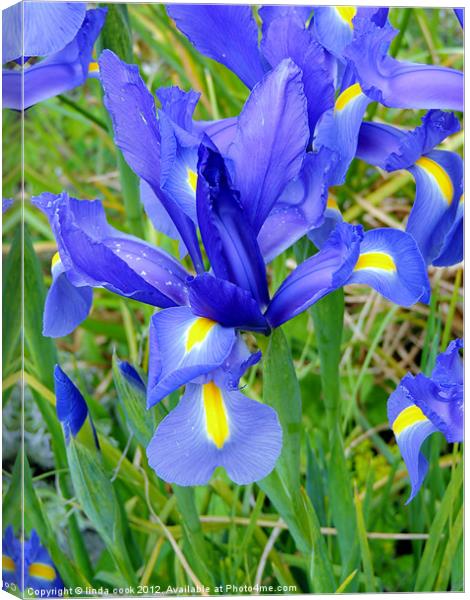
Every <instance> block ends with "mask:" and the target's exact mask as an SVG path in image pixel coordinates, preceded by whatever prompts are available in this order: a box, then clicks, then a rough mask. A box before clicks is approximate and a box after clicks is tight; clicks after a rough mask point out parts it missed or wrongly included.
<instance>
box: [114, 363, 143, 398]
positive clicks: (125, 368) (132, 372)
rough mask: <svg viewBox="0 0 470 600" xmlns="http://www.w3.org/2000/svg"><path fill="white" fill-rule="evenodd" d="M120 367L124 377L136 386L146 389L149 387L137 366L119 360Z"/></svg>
mask: <svg viewBox="0 0 470 600" xmlns="http://www.w3.org/2000/svg"><path fill="white" fill-rule="evenodd" d="M117 365H118V369H119V370H120V371H121V374H122V375H123V377H124V378H125V379H126V380H127V381H128V382H129V383H130V384H131V385H133V386H134V387H138V388H139V389H141V390H144V391H146V389H147V387H146V385H145V383H144V382H143V380H142V377H141V376H140V375H139V373H138V372H137V370H136V369H135V367H133V366H132V365H131V364H130V363H129V362H127V361H125V360H119V359H118V360H117Z"/></svg>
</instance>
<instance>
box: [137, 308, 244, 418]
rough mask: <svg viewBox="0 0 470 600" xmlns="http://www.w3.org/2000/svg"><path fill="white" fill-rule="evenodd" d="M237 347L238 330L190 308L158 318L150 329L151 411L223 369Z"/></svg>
mask: <svg viewBox="0 0 470 600" xmlns="http://www.w3.org/2000/svg"><path fill="white" fill-rule="evenodd" d="M234 343H235V330H234V329H231V328H227V327H222V326H221V325H219V324H218V323H216V322H215V321H212V320H210V319H207V318H205V317H198V316H197V315H195V314H194V313H193V312H192V310H191V309H190V308H187V307H178V308H168V309H166V310H163V311H161V312H159V313H157V314H156V315H154V316H153V317H152V321H151V325H150V359H149V381H148V389H147V407H148V408H150V407H151V406H153V405H154V404H156V403H157V402H160V401H161V400H163V398H165V396H168V394H171V392H173V391H174V390H177V389H178V388H179V387H181V386H182V385H185V384H186V383H188V382H189V381H193V380H195V379H197V378H199V377H200V376H201V375H206V374H207V373H210V372H211V371H214V370H216V369H218V368H219V367H221V366H222V365H223V364H224V362H225V360H226V359H227V358H228V356H229V355H230V352H231V351H232V348H233V345H234Z"/></svg>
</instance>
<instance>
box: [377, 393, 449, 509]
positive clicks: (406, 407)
mask: <svg viewBox="0 0 470 600" xmlns="http://www.w3.org/2000/svg"><path fill="white" fill-rule="evenodd" d="M387 412H388V420H389V423H390V427H391V429H392V430H393V433H394V434H395V437H396V440H397V444H398V447H399V448H400V452H401V455H402V456H403V460H404V461H405V464H406V468H407V469H408V473H409V475H410V482H411V493H410V496H409V498H408V500H407V502H406V503H407V504H408V503H409V502H411V500H413V498H414V497H415V496H416V494H417V493H418V491H419V489H420V487H421V486H422V484H423V481H424V478H425V477H426V474H427V472H428V468H429V465H428V461H427V460H426V458H425V456H424V454H423V453H422V452H420V448H421V446H422V444H423V442H424V440H425V439H426V438H427V437H429V436H430V435H431V433H435V432H436V431H438V429H437V428H436V427H435V426H434V425H433V424H432V423H431V421H430V420H429V419H428V418H427V417H426V416H425V415H424V414H423V412H422V410H421V409H420V408H419V407H418V406H416V405H415V404H414V402H413V400H412V398H411V397H410V393H409V392H408V390H407V388H406V387H405V386H403V385H402V384H400V385H399V386H398V388H397V389H396V390H395V391H394V392H393V393H392V395H391V396H390V398H389V399H388V402H387Z"/></svg>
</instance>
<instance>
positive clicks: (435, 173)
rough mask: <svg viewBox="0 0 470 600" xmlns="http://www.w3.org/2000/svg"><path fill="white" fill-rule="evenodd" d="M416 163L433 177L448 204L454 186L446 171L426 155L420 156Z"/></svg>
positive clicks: (452, 194) (451, 197)
mask: <svg viewBox="0 0 470 600" xmlns="http://www.w3.org/2000/svg"><path fill="white" fill-rule="evenodd" d="M416 164H417V165H418V167H421V168H422V169H424V170H425V171H426V173H428V175H431V176H432V177H433V178H434V180H435V181H436V183H437V185H438V186H439V189H440V190H441V194H442V195H443V196H444V198H445V199H446V200H447V202H448V204H450V203H451V202H452V199H453V197H454V186H453V184H452V180H451V178H450V177H449V175H448V174H447V171H446V170H445V169H443V168H442V167H441V165H440V164H439V163H437V162H436V161H435V160H432V159H430V158H428V157H427V156H422V157H421V158H420V159H418V160H417V161H416Z"/></svg>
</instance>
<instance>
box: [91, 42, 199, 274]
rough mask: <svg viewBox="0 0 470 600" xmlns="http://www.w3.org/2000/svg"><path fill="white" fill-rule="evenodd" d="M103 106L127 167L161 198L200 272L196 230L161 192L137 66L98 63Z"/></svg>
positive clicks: (154, 127) (107, 60)
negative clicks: (110, 121)
mask: <svg viewBox="0 0 470 600" xmlns="http://www.w3.org/2000/svg"><path fill="white" fill-rule="evenodd" d="M99 65H100V76H101V81H102V84H103V88H104V92H105V95H104V103H105V105H106V108H107V109H108V112H109V113H110V115H111V119H112V121H113V127H114V136H115V141H116V144H117V145H118V147H119V148H120V149H121V150H122V152H123V154H124V157H125V159H126V161H127V162H128V164H129V166H130V167H131V168H132V169H133V170H134V171H135V172H136V173H137V175H139V177H141V178H142V179H144V180H145V181H146V182H147V183H148V184H149V185H150V187H151V188H152V190H153V191H154V193H155V194H156V195H157V196H158V197H159V198H160V200H161V202H162V204H163V206H164V207H165V209H166V211H167V212H168V214H169V216H170V218H171V219H172V220H173V222H174V224H175V226H176V228H177V229H178V231H179V232H180V235H181V237H182V239H183V241H184V243H185V245H186V248H187V249H188V252H189V255H190V256H191V258H192V261H193V263H194V266H195V268H196V270H197V271H203V270H204V266H203V264H202V258H201V252H200V249H199V244H198V240H197V235H196V228H195V226H194V223H193V222H192V221H191V219H190V217H188V215H187V214H186V213H185V212H184V211H183V210H182V208H181V207H180V206H179V205H178V203H177V202H176V201H175V200H174V199H173V198H171V197H170V196H169V195H168V194H166V193H165V192H163V190H162V189H161V181H160V176H161V171H160V160H161V139H160V130H159V124H158V121H157V117H156V113H155V101H154V98H153V96H152V94H151V93H150V92H149V91H148V90H147V88H146V87H145V84H144V82H143V81H142V79H141V77H140V75H139V71H138V68H137V66H135V65H127V64H125V63H124V62H122V61H121V60H120V59H119V58H118V57H117V56H116V55H115V54H113V52H111V51H110V50H105V51H103V52H102V53H101V56H100V59H99Z"/></svg>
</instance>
